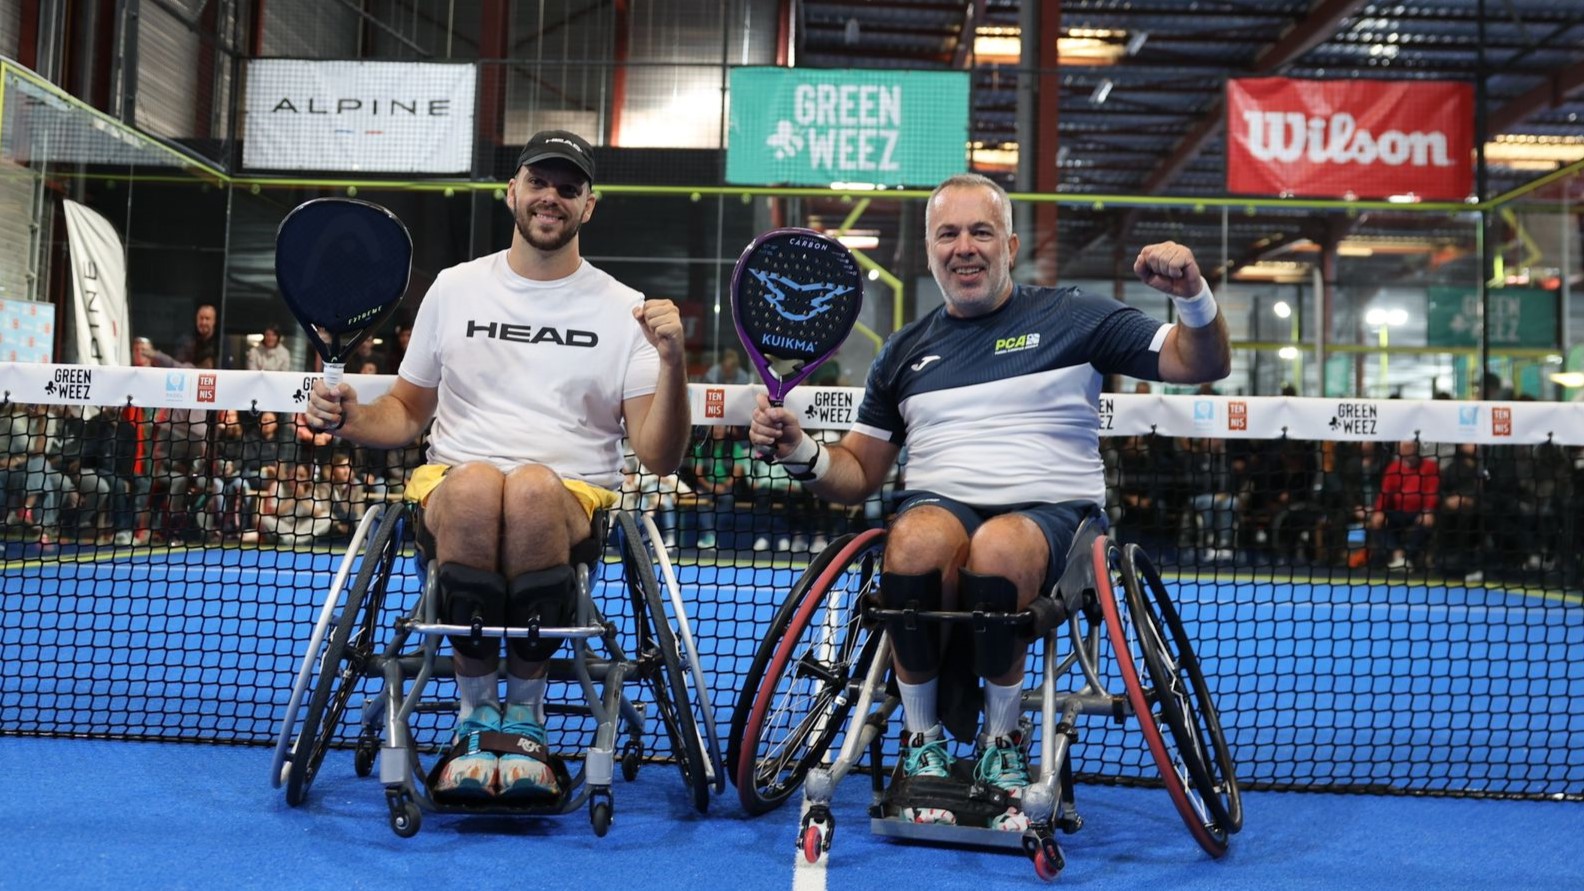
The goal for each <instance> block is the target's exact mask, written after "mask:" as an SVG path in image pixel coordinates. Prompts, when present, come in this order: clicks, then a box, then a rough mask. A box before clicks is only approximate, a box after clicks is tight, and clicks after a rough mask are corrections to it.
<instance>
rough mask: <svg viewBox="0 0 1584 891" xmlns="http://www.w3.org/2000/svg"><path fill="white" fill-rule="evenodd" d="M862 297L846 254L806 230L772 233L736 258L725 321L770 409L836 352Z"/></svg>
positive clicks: (858, 279) (842, 248)
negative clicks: (762, 384) (760, 380)
mask: <svg viewBox="0 0 1584 891" xmlns="http://www.w3.org/2000/svg"><path fill="white" fill-rule="evenodd" d="M863 293H864V285H863V276H862V275H860V274H859V272H858V261H857V260H854V259H853V255H852V252H851V251H849V250H847V248H846V246H845V245H843V244H842V243H841V242H839V241H837V240H836V239H834V238H831V237H829V236H827V235H823V234H821V233H819V232H815V231H813V230H812V229H772V230H771V231H769V232H766V233H764V234H763V235H761V236H759V237H758V238H755V239H754V240H753V243H752V244H750V245H748V249H747V250H745V251H743V253H742V256H741V257H738V258H737V268H736V269H734V270H732V282H731V302H732V320H733V321H734V322H736V324H737V337H738V339H739V340H741V341H742V345H743V349H744V350H746V351H747V353H748V359H749V361H751V362H753V365H754V368H756V369H758V371H759V377H761V378H763V379H764V382H765V386H766V387H767V388H769V391H770V392H769V396H770V403H771V404H772V405H780V404H781V403H782V402H783V401H785V399H786V395H787V393H789V392H791V390H792V388H793V387H795V386H797V385H798V384H799V383H801V382H802V381H804V380H805V379H807V378H808V376H809V375H811V374H813V373H814V371H815V369H817V368H819V367H820V365H821V364H822V363H824V362H825V360H827V359H829V358H830V357H831V356H832V355H834V354H835V353H836V350H838V349H840V348H841V345H842V342H843V341H845V340H846V339H847V335H848V334H851V333H852V329H853V325H854V324H856V323H857V321H858V311H859V310H860V309H862V308H863Z"/></svg>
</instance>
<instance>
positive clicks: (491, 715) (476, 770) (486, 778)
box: [435, 705, 501, 798]
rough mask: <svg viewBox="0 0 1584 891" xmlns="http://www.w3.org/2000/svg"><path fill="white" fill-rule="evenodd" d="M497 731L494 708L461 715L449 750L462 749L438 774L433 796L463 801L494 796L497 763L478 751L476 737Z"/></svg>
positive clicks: (498, 716) (484, 707) (497, 714)
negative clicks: (438, 795) (462, 799)
mask: <svg viewBox="0 0 1584 891" xmlns="http://www.w3.org/2000/svg"><path fill="white" fill-rule="evenodd" d="M500 729H501V713H500V709H499V708H498V707H496V706H494V705H481V706H479V707H478V708H475V709H474V710H473V711H471V712H468V713H467V714H466V715H464V716H463V718H462V720H461V721H460V722H458V723H457V728H456V731H455V733H453V735H452V737H451V745H452V748H453V749H457V748H458V747H462V748H461V750H460V753H459V754H457V755H456V756H455V757H453V758H451V760H449V761H447V762H446V764H445V767H444V768H443V769H442V770H441V771H440V779H439V780H438V781H437V782H436V783H435V792H436V793H438V794H441V795H456V796H460V797H464V798H488V797H490V796H491V795H494V794H495V788H496V787H495V766H496V761H497V760H498V759H496V757H495V756H494V755H493V754H491V753H489V752H486V751H483V750H482V749H480V748H479V745H480V741H479V734H482V733H492V732H496V731H499V730H500Z"/></svg>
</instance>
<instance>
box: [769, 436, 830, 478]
mask: <svg viewBox="0 0 1584 891" xmlns="http://www.w3.org/2000/svg"><path fill="white" fill-rule="evenodd" d="M776 463H777V464H780V465H781V466H782V467H785V468H786V470H787V476H790V477H791V478H793V479H795V480H797V481H798V482H800V483H807V482H813V481H814V480H817V479H819V478H820V477H823V476H824V475H825V473H826V471H828V470H830V452H828V451H826V450H825V447H824V446H822V445H820V442H819V440H817V439H815V438H814V437H812V436H810V435H808V434H807V433H804V434H803V438H802V439H801V440H799V442H798V444H797V445H796V446H794V447H793V448H792V451H790V452H788V453H787V455H786V457H785V458H781V459H778V460H777V461H776Z"/></svg>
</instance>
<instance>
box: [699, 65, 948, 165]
mask: <svg viewBox="0 0 1584 891" xmlns="http://www.w3.org/2000/svg"><path fill="white" fill-rule="evenodd" d="M967 144H968V73H967V72H964V71H883V70H862V71H860V70H829V69H819V70H816V69H810V68H734V69H732V72H731V120H730V131H729V136H728V141H727V148H726V181H727V182H730V183H734V184H737V185H795V186H828V185H830V184H831V183H833V182H844V183H873V184H875V185H881V186H922V187H931V186H934V185H936V184H937V183H939V182H940V181H941V180H943V179H945V178H946V177H948V176H951V175H952V174H955V173H962V172H964V171H966V170H967Z"/></svg>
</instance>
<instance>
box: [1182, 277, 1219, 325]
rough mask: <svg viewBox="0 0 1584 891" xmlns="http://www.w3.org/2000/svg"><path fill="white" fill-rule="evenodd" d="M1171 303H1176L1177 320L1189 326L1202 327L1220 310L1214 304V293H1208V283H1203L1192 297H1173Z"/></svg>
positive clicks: (1213, 319)
mask: <svg viewBox="0 0 1584 891" xmlns="http://www.w3.org/2000/svg"><path fill="white" fill-rule="evenodd" d="M1172 303H1175V304H1176V305H1177V321H1179V322H1181V323H1183V324H1184V325H1186V326H1188V327H1189V328H1203V327H1204V326H1206V325H1208V324H1210V323H1211V322H1214V321H1215V317H1216V314H1217V313H1219V312H1220V311H1221V310H1220V308H1219V307H1218V306H1216V300H1215V295H1214V294H1211V293H1210V284H1209V283H1208V282H1206V283H1205V285H1204V287H1202V288H1200V289H1199V293H1198V294H1195V295H1194V296H1192V297H1173V298H1172Z"/></svg>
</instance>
